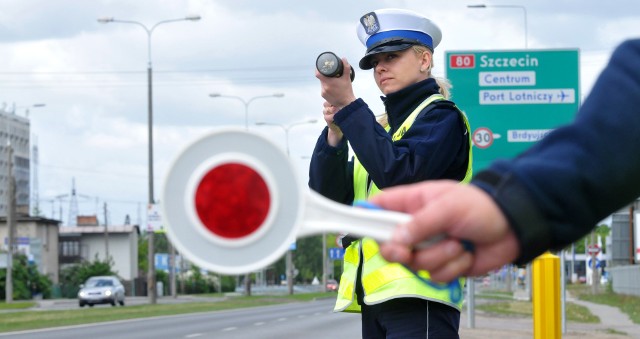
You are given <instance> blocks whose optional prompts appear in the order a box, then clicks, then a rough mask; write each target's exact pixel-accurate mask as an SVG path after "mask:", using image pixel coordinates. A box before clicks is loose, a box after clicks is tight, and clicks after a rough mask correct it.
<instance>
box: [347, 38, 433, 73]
mask: <svg viewBox="0 0 640 339" xmlns="http://www.w3.org/2000/svg"><path fill="white" fill-rule="evenodd" d="M413 45H423V46H425V45H424V44H422V43H420V42H419V41H417V40H412V39H404V38H400V39H397V38H396V39H385V40H382V41H380V42H378V43H377V44H375V45H373V46H371V48H369V49H368V50H367V53H366V54H365V55H364V57H362V59H360V63H359V64H358V65H359V66H360V69H364V70H367V69H372V68H373V65H372V64H371V57H372V56H373V55H376V54H379V53H388V52H397V51H404V50H405V49H407V48H409V47H411V46H413ZM425 47H427V48H429V46H425ZM429 49H431V48H429Z"/></svg>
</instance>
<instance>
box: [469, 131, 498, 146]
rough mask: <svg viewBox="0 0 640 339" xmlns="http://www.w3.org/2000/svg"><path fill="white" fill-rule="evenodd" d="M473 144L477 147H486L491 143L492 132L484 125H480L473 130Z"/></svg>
mask: <svg viewBox="0 0 640 339" xmlns="http://www.w3.org/2000/svg"><path fill="white" fill-rule="evenodd" d="M472 137H473V139H472V140H473V144H474V145H475V146H476V147H478V148H487V147H489V146H491V144H493V132H491V130H490V129H488V128H486V127H480V128H478V129H476V130H475V131H474V132H473V136H472Z"/></svg>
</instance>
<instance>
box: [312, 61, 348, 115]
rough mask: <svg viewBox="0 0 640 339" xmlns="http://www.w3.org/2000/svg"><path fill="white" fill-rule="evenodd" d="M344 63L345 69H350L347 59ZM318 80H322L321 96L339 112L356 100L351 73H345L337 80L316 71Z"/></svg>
mask: <svg viewBox="0 0 640 339" xmlns="http://www.w3.org/2000/svg"><path fill="white" fill-rule="evenodd" d="M342 63H343V65H344V69H350V67H351V66H350V65H349V62H348V61H347V59H345V58H342ZM316 78H318V79H319V80H320V89H321V92H320V95H322V97H323V98H324V99H325V100H326V101H327V102H329V103H330V104H331V105H333V106H335V107H336V108H337V111H339V110H341V109H342V108H343V107H344V106H347V105H348V104H350V103H352V102H353V101H355V100H356V97H355V95H354V94H353V86H352V85H351V78H350V76H349V72H344V73H343V74H342V76H340V77H337V78H336V77H327V76H324V75H322V74H321V73H320V72H318V70H317V69H316Z"/></svg>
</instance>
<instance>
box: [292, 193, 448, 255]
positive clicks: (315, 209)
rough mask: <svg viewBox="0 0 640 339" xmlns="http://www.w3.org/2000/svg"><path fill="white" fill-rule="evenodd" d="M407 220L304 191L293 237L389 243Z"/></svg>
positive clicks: (426, 243) (435, 239) (422, 245)
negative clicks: (341, 236)
mask: <svg viewBox="0 0 640 339" xmlns="http://www.w3.org/2000/svg"><path fill="white" fill-rule="evenodd" d="M410 219H411V216H410V215H409V214H406V213H400V212H394V211H387V210H381V209H380V210H377V209H368V208H358V207H352V206H347V205H343V204H339V203H337V202H335V201H332V200H329V199H327V198H325V197H323V196H322V195H320V194H318V193H317V192H314V191H312V190H308V194H307V201H306V204H305V206H304V215H303V218H302V225H301V227H300V229H299V230H298V234H297V236H298V237H304V236H308V235H313V234H322V233H323V232H336V233H340V232H341V233H349V234H352V235H356V236H363V237H365V236H366V237H370V238H373V239H375V240H378V241H389V240H391V234H392V232H393V230H394V229H395V227H396V225H398V224H401V223H405V222H407V221H409V220H410ZM443 238H444V235H439V236H436V237H433V238H431V239H429V240H426V241H423V242H422V243H420V244H418V245H417V246H416V248H426V247H429V246H432V245H434V244H435V243H437V242H439V241H440V240H442V239H443Z"/></svg>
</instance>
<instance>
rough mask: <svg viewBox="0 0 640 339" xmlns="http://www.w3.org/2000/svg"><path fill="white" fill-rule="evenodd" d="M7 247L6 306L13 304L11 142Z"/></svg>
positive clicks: (8, 167)
mask: <svg viewBox="0 0 640 339" xmlns="http://www.w3.org/2000/svg"><path fill="white" fill-rule="evenodd" d="M7 156H8V159H7V179H8V180H7V181H8V186H9V188H8V190H7V233H8V234H7V238H8V240H7V245H8V249H9V251H8V252H7V275H6V280H5V301H6V303H7V304H9V303H12V302H13V247H14V245H13V240H14V238H15V228H14V224H13V223H14V219H15V218H14V214H13V213H14V211H15V200H14V198H15V189H16V185H15V181H14V178H13V147H11V142H10V141H8V142H7Z"/></svg>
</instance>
